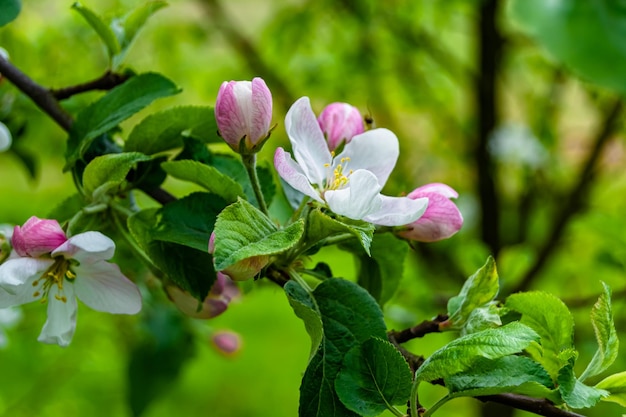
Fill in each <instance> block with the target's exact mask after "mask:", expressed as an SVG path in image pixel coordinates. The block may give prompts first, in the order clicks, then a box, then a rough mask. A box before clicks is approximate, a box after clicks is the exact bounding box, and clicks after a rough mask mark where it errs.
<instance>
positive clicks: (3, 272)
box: [0, 258, 54, 293]
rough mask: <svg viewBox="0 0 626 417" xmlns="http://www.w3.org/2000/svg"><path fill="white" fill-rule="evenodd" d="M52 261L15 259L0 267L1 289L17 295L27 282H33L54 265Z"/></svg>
mask: <svg viewBox="0 0 626 417" xmlns="http://www.w3.org/2000/svg"><path fill="white" fill-rule="evenodd" d="M53 263H54V261H53V260H52V259H39V258H13V259H8V260H7V261H5V262H4V263H3V264H2V265H0V288H3V289H4V290H6V291H8V292H9V293H15V292H16V291H20V290H19V289H18V287H20V286H22V285H24V284H25V283H26V282H33V281H34V280H35V279H36V278H38V277H40V276H41V274H42V273H43V272H44V271H45V270H46V269H48V268H49V267H50V265H52V264H53Z"/></svg>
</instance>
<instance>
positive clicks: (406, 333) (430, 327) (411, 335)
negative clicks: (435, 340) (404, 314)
mask: <svg viewBox="0 0 626 417" xmlns="http://www.w3.org/2000/svg"><path fill="white" fill-rule="evenodd" d="M446 320H448V315H447V314H439V315H438V316H437V317H435V318H434V319H433V320H424V321H423V322H421V323H420V324H418V325H416V326H413V327H409V328H408V329H404V330H400V331H396V330H390V331H389V332H388V333H387V336H388V337H393V339H394V340H395V341H396V342H398V343H405V342H408V341H409V340H411V339H416V338H418V337H424V336H426V335H427V334H429V333H439V332H440V330H439V324H441V323H443V322H444V321H446Z"/></svg>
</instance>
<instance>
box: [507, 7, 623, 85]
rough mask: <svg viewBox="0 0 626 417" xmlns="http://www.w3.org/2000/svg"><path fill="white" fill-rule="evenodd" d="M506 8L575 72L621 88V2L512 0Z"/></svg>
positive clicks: (601, 83)
mask: <svg viewBox="0 0 626 417" xmlns="http://www.w3.org/2000/svg"><path fill="white" fill-rule="evenodd" d="M510 12H511V13H510V14H511V16H512V18H513V19H514V20H515V21H516V22H517V23H519V24H520V25H521V26H522V28H523V29H525V31H526V32H527V33H528V34H530V35H531V36H532V37H534V38H535V39H536V40H537V41H538V42H539V43H540V44H541V45H542V46H543V47H545V48H546V50H547V51H548V52H549V53H550V54H551V55H552V56H554V57H555V58H556V59H557V60H559V61H561V62H563V63H564V64H565V65H566V66H567V67H569V68H570V69H572V71H574V73H576V74H577V75H578V76H580V77H582V78H584V79H587V80H589V81H592V82H594V83H597V84H600V85H602V86H604V87H608V88H611V89H614V90H617V91H620V92H622V93H624V92H626V83H625V82H624V77H623V76H622V74H624V73H625V72H626V43H624V41H623V40H624V39H625V38H626V8H624V6H623V4H622V3H621V2H617V1H589V0H551V1H545V0H514V1H513V2H512V3H511V8H510Z"/></svg>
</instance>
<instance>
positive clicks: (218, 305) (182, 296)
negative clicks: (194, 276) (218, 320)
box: [165, 272, 239, 319]
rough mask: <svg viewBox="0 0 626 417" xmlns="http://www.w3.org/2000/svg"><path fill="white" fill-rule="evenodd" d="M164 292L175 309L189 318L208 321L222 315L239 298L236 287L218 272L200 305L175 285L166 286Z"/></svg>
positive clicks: (195, 299)
mask: <svg viewBox="0 0 626 417" xmlns="http://www.w3.org/2000/svg"><path fill="white" fill-rule="evenodd" d="M165 292H166V293H167V296H168V298H169V299H170V300H171V301H172V302H173V303H174V304H175V305H176V307H177V308H178V309H179V310H180V311H181V312H182V313H184V314H186V315H188V316H189V317H193V318H196V319H210V318H213V317H217V316H219V315H220V314H222V313H223V312H224V311H226V309H227V308H228V305H229V304H230V302H231V301H232V300H233V299H234V298H235V297H237V296H239V289H238V288H237V286H236V285H235V284H234V283H233V282H232V281H231V280H230V279H229V278H228V277H227V276H226V275H224V274H222V273H220V272H218V273H217V278H216V280H215V283H213V286H212V287H211V291H209V294H208V295H207V296H206V298H205V299H204V301H203V302H202V304H200V303H199V302H198V299H197V298H195V297H194V296H192V295H191V294H189V293H188V292H187V291H185V290H183V289H181V288H180V287H178V286H176V285H166V286H165Z"/></svg>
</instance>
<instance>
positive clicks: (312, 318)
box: [285, 281, 324, 360]
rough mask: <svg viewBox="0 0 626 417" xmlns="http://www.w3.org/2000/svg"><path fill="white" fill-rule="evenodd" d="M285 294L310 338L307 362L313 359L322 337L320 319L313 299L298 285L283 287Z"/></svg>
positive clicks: (290, 282)
mask: <svg viewBox="0 0 626 417" xmlns="http://www.w3.org/2000/svg"><path fill="white" fill-rule="evenodd" d="M285 294H287V299H288V300H289V304H290V305H291V308H293V311H294V312H295V313H296V316H298V317H299V318H300V319H301V320H302V321H303V322H304V327H305V328H306V331H307V333H308V334H309V336H310V337H311V353H310V355H309V360H311V359H312V358H313V356H314V355H315V353H316V352H317V349H318V348H319V346H320V343H322V338H323V337H324V332H323V327H322V318H321V317H320V313H319V311H318V310H317V306H316V304H315V300H314V299H313V297H312V296H311V295H310V294H309V293H308V292H307V291H306V290H305V289H304V288H302V287H301V286H300V285H298V284H297V283H295V282H293V281H289V282H288V283H287V284H286V285H285Z"/></svg>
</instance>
